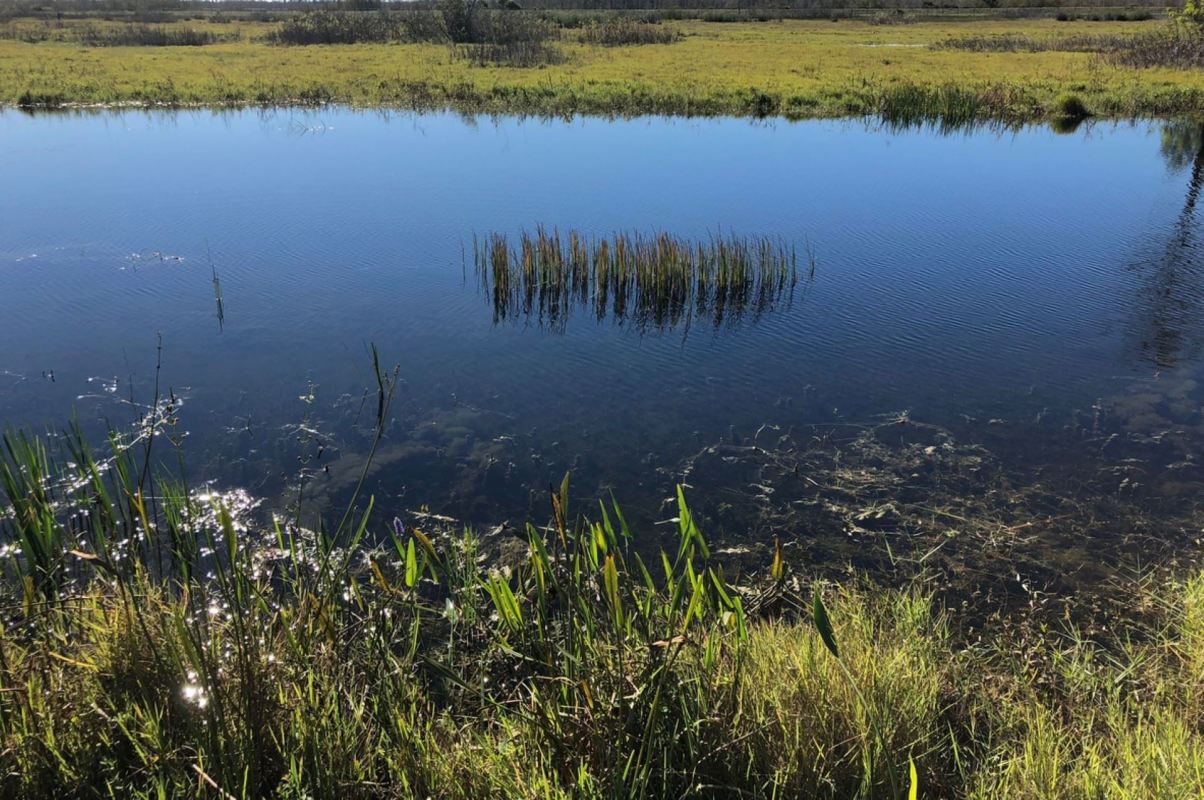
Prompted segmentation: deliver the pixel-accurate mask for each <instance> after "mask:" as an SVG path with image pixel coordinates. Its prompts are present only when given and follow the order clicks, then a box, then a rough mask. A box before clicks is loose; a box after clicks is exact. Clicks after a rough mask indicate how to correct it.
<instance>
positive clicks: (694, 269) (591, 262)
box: [473, 227, 814, 330]
mask: <svg viewBox="0 0 1204 800" xmlns="http://www.w3.org/2000/svg"><path fill="white" fill-rule="evenodd" d="M473 257H474V261H475V263H476V268H477V274H478V276H479V277H480V279H481V282H482V285H483V286H484V287H485V289H486V292H487V294H488V296H489V297H490V299H491V301H492V303H493V312H494V321H495V322H500V321H503V320H506V319H510V318H517V317H526V318H534V319H536V320H538V321H539V323H540V324H542V325H546V326H548V327H550V328H553V329H556V330H563V328H564V326H565V325H566V324H567V322H568V319H569V316H570V313H571V311H572V309H573V308H574V307H579V308H581V309H583V310H586V311H587V312H589V313H592V314H593V315H594V316H595V317H596V318H597V319H598V320H599V321H602V320H604V319H606V318H607V317H610V318H612V319H614V320H615V321H616V322H619V323H621V324H623V323H630V324H632V325H634V326H635V327H637V328H639V329H641V330H643V329H649V328H653V329H660V330H669V329H673V328H677V327H679V326H685V327H688V326H689V325H690V324H691V323H692V321H693V320H694V319H695V318H698V319H704V320H707V321H710V322H711V323H712V324H713V325H715V327H719V326H722V325H724V324H731V323H735V322H737V321H739V320H740V319H742V318H744V317H745V316H746V315H751V316H752V317H753V318H757V317H759V316H760V315H761V314H763V313H765V312H767V311H769V310H771V309H773V308H774V307H776V306H777V305H778V304H780V303H782V302H787V303H788V302H789V301H790V299H791V298H792V297H793V290H794V287H795V285H796V284H797V282H798V256H797V253H796V251H795V248H794V247H793V246H792V245H790V244H788V243H786V242H785V241H783V240H781V239H775V238H772V237H755V238H750V237H740V236H719V235H716V236H712V237H711V238H710V239H706V240H702V241H697V242H694V241H690V240H687V239H683V238H680V237H676V236H673V235H671V234H668V233H651V234H642V233H616V234H614V235H613V236H609V237H602V238H595V237H589V236H586V235H583V234H581V233H579V232H578V231H575V230H572V231H569V232H568V234H567V235H565V236H561V234H560V232H559V231H558V230H556V229H553V230H551V231H548V230H546V229H545V228H543V227H540V228H537V229H536V230H535V233H530V232H527V231H523V232H522V233H521V234H519V236H518V240H517V243H516V244H514V245H512V244H511V243H510V240H509V239H508V238H507V236H506V235H505V234H499V233H495V234H492V235H490V236H487V237H485V238H484V239H478V238H476V237H474V238H473ZM812 263H814V262H812Z"/></svg>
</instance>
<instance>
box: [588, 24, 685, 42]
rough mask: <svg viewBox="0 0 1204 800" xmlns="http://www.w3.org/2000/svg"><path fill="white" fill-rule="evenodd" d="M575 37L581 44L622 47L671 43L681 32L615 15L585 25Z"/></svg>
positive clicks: (679, 38) (678, 38)
mask: <svg viewBox="0 0 1204 800" xmlns="http://www.w3.org/2000/svg"><path fill="white" fill-rule="evenodd" d="M577 38H578V41H580V42H581V43H582V44H593V45H600V46H602V47H622V46H627V45H641V44H673V43H674V42H677V41H680V40H681V39H682V34H681V32H680V31H678V30H676V29H674V28H670V27H668V26H665V25H659V24H651V23H647V22H638V21H636V20H633V19H629V18H627V17H615V18H610V19H603V20H601V21H599V22H595V23H593V24H590V25H587V26H585V27H584V28H582V29H581V32H580V33H579V34H578V36H577Z"/></svg>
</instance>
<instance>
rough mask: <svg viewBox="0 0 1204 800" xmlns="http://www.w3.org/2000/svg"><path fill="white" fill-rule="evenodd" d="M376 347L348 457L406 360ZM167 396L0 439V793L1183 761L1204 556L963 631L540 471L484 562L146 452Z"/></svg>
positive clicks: (236, 791)
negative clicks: (510, 548) (88, 427)
mask: <svg viewBox="0 0 1204 800" xmlns="http://www.w3.org/2000/svg"><path fill="white" fill-rule="evenodd" d="M533 241H535V240H533ZM374 372H375V375H376V393H375V411H376V420H377V423H376V431H375V433H374V435H373V443H372V445H371V447H370V452H369V457H368V459H367V462H366V464H365V465H364V467H363V470H364V472H363V473H362V474H365V475H366V474H367V471H368V470H369V469H370V464H371V461H372V454H374V453H375V451H376V448H377V445H378V444H379V442H380V441H381V438H382V437H383V431H384V430H385V428H386V426H387V420H388V419H389V418H390V416H391V410H390V409H391V404H392V399H393V394H394V387H395V386H396V385H397V381H398V375H399V373H398V372H397V371H396V370H393V371H389V372H386V371H385V370H383V369H382V368H381V366H380V363H379V358H378V357H376V356H375V354H374ZM172 403H173V401H172V398H171V397H170V396H169V397H167V398H163V399H162V401H161V402H160V401H158V400H156V402H154V403H152V404H151V405H150V406H148V409H147V411H146V413H145V414H144V415H143V416H141V417H140V419H139V423H138V425H137V426H136V427H135V429H134V431H133V432H132V433H130V434H119V433H116V432H115V433H114V434H113V435H112V436H111V437H110V441H109V444H108V447H107V451H108V453H107V455H106V456H105V457H103V458H100V457H96V456H94V455H93V454H92V450H91V449H90V448H89V446H88V444H87V442H86V441H85V437H84V436H83V435H82V433H81V432H80V431H79V429H78V428H73V429H71V430H69V431H67V432H65V433H64V434H60V435H56V436H53V437H49V438H48V437H37V436H31V435H27V434H20V433H15V432H11V433H9V434H7V435H6V436H5V437H4V441H3V449H2V453H0V490H2V492H3V499H4V502H5V505H4V513H3V514H0V537H2V539H3V541H4V542H5V548H4V550H3V552H2V553H0V567H2V568H3V572H2V578H0V610H2V611H3V615H4V617H3V618H4V626H3V629H2V632H0V796H3V797H12V798H25V797H60V798H77V797H78V798H100V797H130V798H163V797H183V798H198V800H199V799H200V798H211V797H221V798H230V797H235V798H240V799H241V798H259V797H283V798H301V797H306V798H314V799H315V800H325V799H326V798H331V800H334V799H335V798H339V799H340V800H341V799H342V798H426V797H434V798H487V797H532V796H537V797H545V798H565V799H566V800H567V798H614V797H647V798H669V797H674V798H676V797H741V798H780V797H833V798H836V797H839V798H849V797H860V798H887V797H900V796H902V793H903V792H904V791H905V790H910V789H914V790H915V791H916V795H913V796H919V797H973V798H982V799H983V800H985V799H986V798H995V797H1050V798H1053V797H1059V798H1062V797H1067V798H1084V799H1085V798H1091V797H1101V796H1107V797H1120V798H1181V797H1189V796H1199V794H1200V792H1201V790H1202V789H1204V744H1202V742H1201V736H1200V725H1201V722H1202V721H1204V657H1202V656H1201V653H1204V579H1198V578H1197V579H1194V580H1191V581H1189V582H1188V583H1187V584H1185V585H1183V586H1180V587H1169V588H1167V587H1156V586H1153V585H1147V584H1139V585H1137V586H1135V587H1129V588H1128V589H1126V591H1127V592H1128V593H1129V594H1128V596H1129V597H1130V598H1131V599H1130V602H1131V604H1132V607H1133V608H1134V609H1141V613H1139V614H1135V615H1134V617H1135V618H1137V617H1140V618H1141V619H1142V620H1144V622H1142V624H1141V625H1139V626H1137V627H1132V626H1129V627H1126V626H1125V625H1122V624H1120V622H1119V621H1118V622H1117V628H1116V630H1117V634H1116V636H1115V638H1114V639H1111V640H1106V641H1089V640H1087V639H1085V638H1083V637H1082V636H1081V635H1079V634H1077V633H1076V632H1075V630H1074V629H1073V628H1071V627H1069V626H1067V627H1064V628H1061V629H1057V628H1054V629H1051V628H1047V627H1041V626H1036V625H1033V626H1028V625H1024V624H1023V620H1021V621H1019V622H1020V627H1018V628H1011V629H1009V628H1002V629H1000V630H998V631H995V632H994V633H991V632H987V633H986V634H985V635H979V636H976V637H974V638H975V641H973V642H967V641H965V640H960V639H959V638H958V635H957V633H955V625H956V618H955V617H953V616H951V615H950V614H948V613H947V612H945V611H943V610H942V609H941V606H940V605H939V604H938V603H937V602H936V601H935V600H934V599H933V596H932V595H931V594H930V593H929V591H928V590H927V589H925V588H924V587H923V586H922V585H916V586H913V587H911V588H904V589H884V588H881V587H877V586H874V585H872V584H869V583H867V582H862V581H857V580H854V581H852V582H850V583H849V584H848V585H846V586H843V587H840V586H833V585H824V584H819V583H814V582H808V581H806V580H805V578H804V577H803V570H802V569H799V567H803V566H805V565H795V569H792V565H791V564H789V563H787V562H786V559H785V558H784V556H783V554H782V550H781V549H780V548H778V549H777V551H776V556H775V558H774V561H773V563H772V565H770V567H769V569H768V572H767V574H766V575H763V576H755V575H754V576H747V575H746V576H743V577H742V578H741V579H740V580H739V581H735V580H734V578H732V577H729V576H728V575H727V574H726V572H725V569H724V565H723V563H722V562H721V561H719V560H717V558H716V556H715V554H714V553H713V552H712V550H711V549H710V547H709V545H708V543H707V541H706V539H705V538H704V536H703V534H702V531H701V530H700V528H699V526H698V523H697V521H696V520H695V518H694V517H693V515H692V514H691V511H690V508H689V505H688V504H687V502H686V497H685V493H684V490H682V489H678V491H677V497H676V510H675V516H674V518H673V523H674V526H675V536H674V537H673V542H672V545H671V547H670V549H667V550H663V551H660V552H656V551H652V552H649V549H648V548H647V547H646V546H642V544H643V541H642V538H641V534H640V532H639V531H636V530H633V529H631V528H630V527H629V526H628V524H627V522H626V520H625V518H624V515H623V513H622V510H621V509H620V508H619V506H618V505H617V504H615V503H613V502H606V503H603V504H601V505H591V504H588V503H580V504H578V501H577V500H576V499H575V498H573V497H570V487H569V482H568V479H567V477H566V479H565V480H564V481H563V482H562V483H561V485H560V486H559V487H558V488H555V489H551V490H550V491H549V495H548V499H549V508H550V512H549V516H548V517H547V518H546V520H545V523H546V524H541V525H538V526H536V525H527V526H526V527H525V529H524V530H522V531H520V532H517V533H514V534H500V535H507V536H517V538H518V541H519V542H521V545H522V546H521V548H520V553H519V554H516V555H515V556H514V557H512V558H510V559H508V560H506V561H504V562H501V563H482V561H481V560H480V554H481V552H482V546H481V545H482V538H481V537H480V536H479V535H477V534H476V533H474V532H473V531H470V530H463V531H460V530H454V529H426V530H422V529H419V528H416V527H411V526H409V525H407V524H405V523H404V522H402V521H400V520H394V522H393V523H392V524H391V525H383V526H382V525H381V524H380V523H379V522H378V521H377V519H378V518H377V515H375V514H374V513H373V509H374V502H373V499H372V498H370V497H367V498H365V497H362V496H361V495H360V489H361V488H362V486H363V480H362V478H361V480H360V483H359V486H358V487H357V489H356V491H355V492H354V493H353V496H352V498H351V500H350V502H349V504H348V506H347V508H346V509H345V510H344V511H343V513H342V514H341V515H340V516H338V518H337V519H331V520H330V524H329V525H318V526H316V527H306V526H304V525H302V524H301V520H300V519H298V518H297V517H296V516H295V512H293V511H290V510H289V508H287V507H281V508H278V509H274V510H273V512H274V513H272V514H270V515H257V514H256V513H255V510H254V504H253V503H251V502H247V500H246V498H245V497H242V498H240V496H239V495H238V493H236V492H220V491H216V490H214V489H213V488H211V487H206V488H204V489H202V490H194V489H190V488H189V487H188V486H187V484H186V483H185V482H184V480H183V479H182V476H181V474H180V473H179V472H178V471H176V470H166V469H165V468H163V467H156V466H154V465H155V464H164V463H172V462H173V461H176V460H177V458H176V457H177V455H178V454H177V452H175V451H176V449H177V447H178V444H179V437H177V436H175V435H174V434H173V433H172V431H173V425H174V422H173V419H174V413H175V412H174V411H173V404H172ZM157 442H158V443H160V444H156V443H157ZM641 553H643V554H644V555H641ZM807 597H811V598H812V599H811V601H810V602H808V601H807V599H805V598H807ZM913 769H914V771H912V770H913ZM909 772H911V777H910V778H905V777H904V776H907V775H908V773H909Z"/></svg>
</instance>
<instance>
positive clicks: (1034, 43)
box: [932, 33, 1142, 53]
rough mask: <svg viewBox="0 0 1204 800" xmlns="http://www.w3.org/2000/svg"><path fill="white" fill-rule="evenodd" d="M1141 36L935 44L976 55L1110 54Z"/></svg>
mask: <svg viewBox="0 0 1204 800" xmlns="http://www.w3.org/2000/svg"><path fill="white" fill-rule="evenodd" d="M1141 38H1142V37H1141V36H1139V35H1133V34H1108V35H1103V34H1078V35H1074V36H1028V35H1025V34H1019V33H1005V34H993V35H981V34H980V35H973V36H953V37H949V38H948V39H944V40H942V41H940V42H937V43H936V44H933V45H932V47H933V49H937V50H969V51H971V52H976V53H1041V52H1047V51H1049V52H1062V53H1111V52H1116V51H1118V50H1124V49H1128V48H1131V47H1134V46H1137V45H1138V44H1139V43H1140V41H1141Z"/></svg>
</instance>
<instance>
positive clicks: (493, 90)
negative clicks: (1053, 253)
mask: <svg viewBox="0 0 1204 800" xmlns="http://www.w3.org/2000/svg"><path fill="white" fill-rule="evenodd" d="M902 19H903V20H904V21H903V22H902V23H900V24H874V22H873V21H868V20H850V19H842V20H838V21H831V20H822V21H819V20H783V21H768V22H733V23H715V22H706V21H704V20H700V19H694V20H666V21H664V22H661V23H658V24H657V25H656V26H653V27H655V28H657V29H658V32H646V33H644V34H643V35H637V36H634V37H630V38H633V39H634V40H636V41H643V40H646V41H648V42H650V43H647V44H632V45H626V46H607V45H606V44H598V43H593V42H598V41H610V39H606V38H605V37H599V36H596V35H590V34H589V33H588V32H587V33H586V34H582V33H581V31H580V30H577V29H571V30H570V29H565V30H563V31H562V32H561V33H560V35H559V38H558V41H557V44H556V53H557V54H558V56H557V59H556V63H548V64H546V65H544V66H527V67H515V66H498V65H496V64H494V63H484V62H482V61H481V60H480V59H473V58H466V57H465V56H464V53H465V52H466V51H465V50H464V49H463V48H461V49H459V50H458V49H457V48H455V47H450V46H448V45H446V44H439V43H432V42H417V43H376V44H347V45H311V46H297V47H284V46H274V45H271V44H269V43H267V42H266V41H264V38H265V37H266V36H267V35H268V34H269V33H271V32H273V31H275V30H277V29H278V25H277V24H276V23H258V22H237V23H226V24H221V25H215V24H213V23H209V22H188V23H169V24H166V25H164V26H160V27H161V28H162V29H163V30H160V31H157V32H156V36H159V37H160V38H162V34H163V33H164V32H165V31H167V30H170V29H171V28H172V27H173V26H177V27H184V28H187V29H188V30H189V31H191V33H190V34H189V35H190V36H191V37H192V39H194V40H197V39H198V37H200V38H204V39H205V40H206V41H207V40H208V39H207V38H205V37H206V36H207V35H212V36H213V37H214V43H211V44H206V45H204V46H191V47H123V46H106V47H88V46H84V45H83V44H81V43H80V42H78V41H69V39H70V38H71V36H70V35H68V34H64V33H63V32H62V30H61V29H58V28H55V27H53V25H54V23H51V22H40V21H33V20H14V21H11V22H9V23H7V30H9V31H10V35H12V36H13V37H14V38H8V39H2V40H0V102H4V103H7V104H17V103H31V104H41V105H50V106H56V105H70V104H121V103H131V104H146V105H158V104H169V105H187V104H244V103H265V104H298V103H318V102H341V103H351V104H357V105H368V106H392V107H400V108H441V107H451V108H455V109H460V110H465V111H479V112H499V113H532V114H553V115H559V114H571V113H586V114H644V113H669V114H694V115H707V114H736V115H781V116H791V117H810V116H821V117H822V116H844V115H857V114H882V115H885V116H886V117H888V118H893V119H910V118H925V117H927V118H932V117H941V118H943V119H945V120H947V121H952V122H958V121H970V120H975V119H1000V120H1008V121H1019V120H1037V119H1044V118H1054V117H1058V116H1062V115H1063V112H1062V109H1063V107H1064V101H1065V96H1066V95H1068V94H1069V95H1074V97H1075V98H1077V99H1078V100H1080V101H1081V103H1082V105H1083V106H1084V107H1085V109H1086V111H1087V112H1089V113H1092V114H1097V115H1113V116H1131V115H1169V114H1181V113H1194V112H1199V111H1204V73H1201V72H1199V71H1198V70H1185V69H1167V68H1162V67H1146V68H1138V67H1133V66H1125V65H1124V64H1121V63H1116V62H1115V61H1113V60H1109V59H1107V58H1104V57H1102V56H1101V54H1099V53H1095V52H1083V51H1082V48H1081V43H1082V42H1083V41H1089V40H1090V39H1091V38H1092V37H1094V38H1095V39H1096V40H1100V41H1107V40H1108V39H1109V37H1116V36H1132V35H1137V34H1141V33H1143V32H1151V31H1155V30H1161V29H1162V26H1164V25H1165V24H1166V23H1165V22H1163V21H1158V20H1150V21H1138V22H1092V21H1086V20H1073V19H1072V20H1069V21H1065V22H1060V21H1057V20H1055V19H1017V20H1010V19H1006V20H1005V19H993V18H983V17H978V18H975V19H973V20H971V21H964V22H962V21H950V20H944V19H942V20H939V21H937V20H929V19H926V18H923V17H916V18H915V20H916V21H911V20H912V18H911V17H903V18H902ZM72 24H76V23H75V22H69V23H68V26H70V25H72ZM80 24H83V23H80ZM88 24H93V25H100V26H101V27H103V25H118V24H119V23H88ZM31 26H32V27H33V28H37V26H42V27H41V28H38V30H40V31H42V32H43V33H45V36H42V35H41V34H38V35H32V34H29V33H28V29H29V28H31ZM23 30H24V31H25V32H24V33H22V32H21V31H23ZM14 31H15V33H13V32H14ZM664 31H668V32H671V33H672V35H662V32H664ZM98 35H99V34H94V36H98ZM971 36H972V37H978V38H979V39H980V40H981V39H982V38H983V37H986V38H987V39H991V38H993V37H1003V41H1010V42H1016V41H1038V42H1040V43H1042V44H1041V45H1040V46H1038V47H1037V48H1036V49H1032V50H1030V49H1014V50H1009V49H1006V48H997V47H992V46H991V45H989V44H988V45H986V46H983V47H980V48H962V47H949V46H942V43H946V42H949V41H950V40H959V39H961V40H964V39H966V37H971ZM108 38H109V39H114V38H117V37H108ZM620 38H622V37H620ZM1062 38H1071V39H1077V45H1076V46H1077V47H1078V49H1074V48H1071V49H1069V50H1068V51H1064V50H1061V49H1058V48H1057V47H1050V46H1049V42H1051V41H1054V40H1059V39H1062ZM23 39H28V40H31V41H24V40H23ZM39 39H44V40H39ZM471 52H473V53H476V52H478V51H476V50H471Z"/></svg>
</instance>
